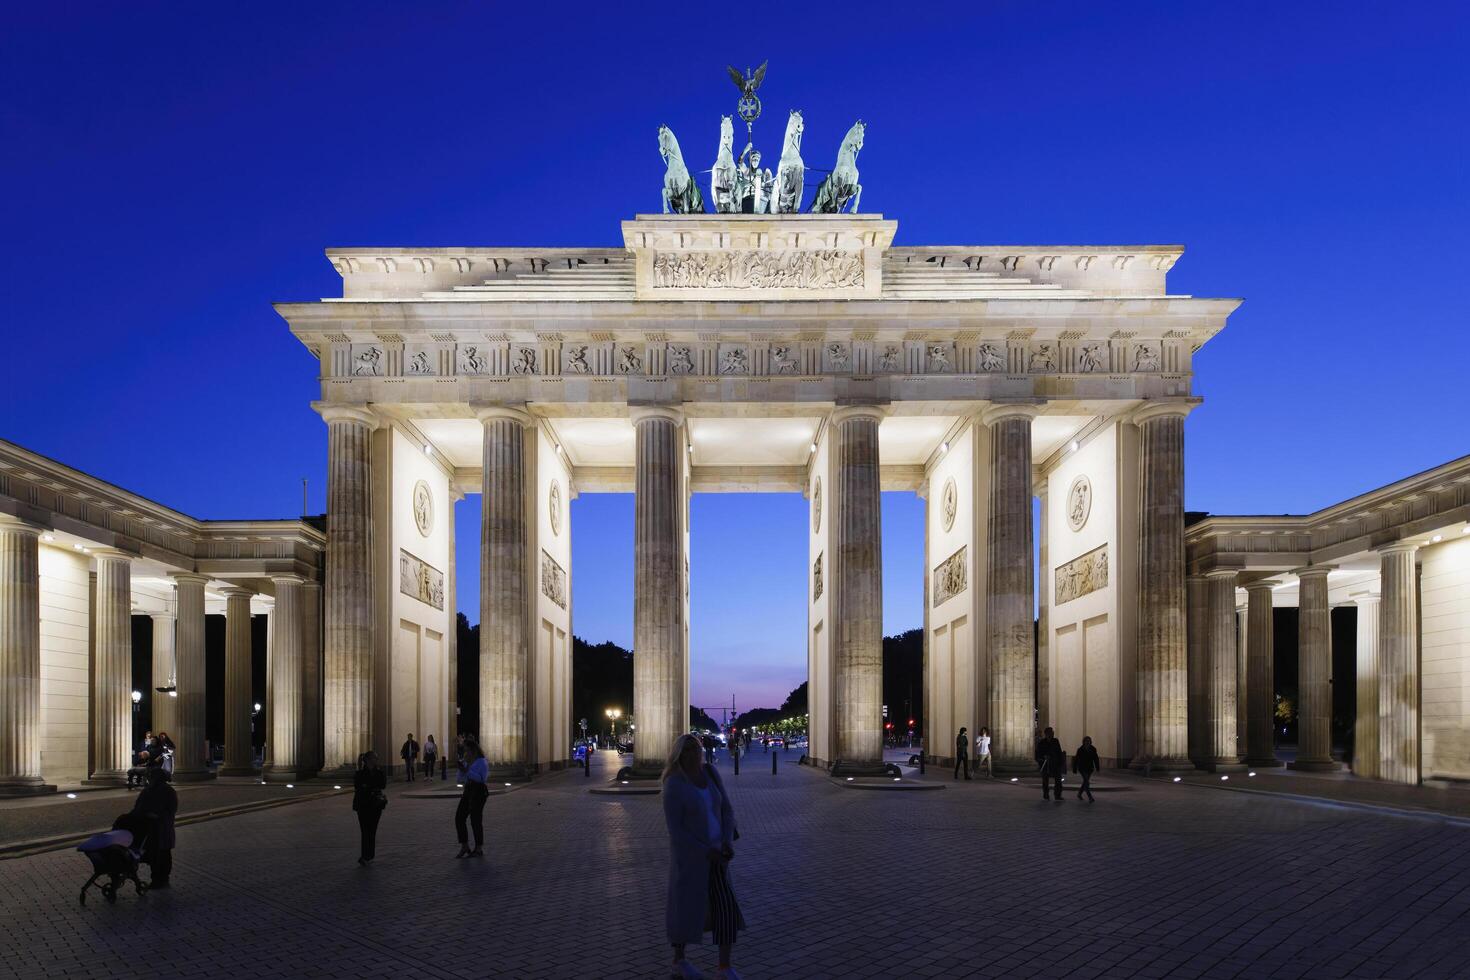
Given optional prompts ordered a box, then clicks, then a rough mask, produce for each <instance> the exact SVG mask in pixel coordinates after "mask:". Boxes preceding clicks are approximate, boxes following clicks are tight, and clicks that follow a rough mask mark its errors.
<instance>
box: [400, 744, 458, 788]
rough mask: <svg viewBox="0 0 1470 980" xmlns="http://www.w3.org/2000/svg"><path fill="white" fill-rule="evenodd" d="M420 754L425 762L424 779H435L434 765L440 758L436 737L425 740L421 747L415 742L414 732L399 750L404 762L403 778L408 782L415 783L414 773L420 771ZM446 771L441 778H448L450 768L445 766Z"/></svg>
mask: <svg viewBox="0 0 1470 980" xmlns="http://www.w3.org/2000/svg"><path fill="white" fill-rule="evenodd" d="M420 754H422V756H423V760H424V778H425V779H433V778H434V763H435V762H436V761H437V760H438V758H439V746H438V745H437V744H435V742H434V736H432V735H430V736H429V737H428V738H427V739H425V740H424V744H423V745H419V743H418V742H416V741H414V737H413V732H409V733H408V738H406V739H404V742H403V747H402V748H400V749H399V750H398V757H399V758H400V759H402V760H403V778H404V780H405V781H406V782H410V783H411V782H413V779H414V772H415V770H417V769H418V764H419V756H420ZM446 761H447V760H446ZM444 769H445V770H446V771H445V773H441V775H440V778H448V777H447V770H448V766H445V767H444Z"/></svg>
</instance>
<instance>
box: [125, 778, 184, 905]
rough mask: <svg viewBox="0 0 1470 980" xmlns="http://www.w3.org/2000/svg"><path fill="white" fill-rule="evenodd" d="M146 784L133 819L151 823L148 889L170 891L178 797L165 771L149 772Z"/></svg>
mask: <svg viewBox="0 0 1470 980" xmlns="http://www.w3.org/2000/svg"><path fill="white" fill-rule="evenodd" d="M143 782H144V785H143V792H141V793H139V794H138V799H137V801H136V802H135V803H134V804H133V815H134V816H137V817H143V818H146V820H147V822H148V828H149V829H148V838H147V841H146V842H145V843H144V845H143V860H144V861H145V862H146V863H147V865H148V867H149V868H150V869H151V870H152V877H151V878H150V879H149V882H148V887H149V888H167V887H168V876H169V874H170V873H171V872H172V871H173V868H174V817H175V816H176V815H177V814H178V812H179V794H177V793H175V792H174V788H173V787H172V786H170V785H169V784H168V773H166V772H164V771H163V770H162V769H149V770H148V773H147V775H146V776H145V777H144V780H143Z"/></svg>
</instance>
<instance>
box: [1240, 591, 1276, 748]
mask: <svg viewBox="0 0 1470 980" xmlns="http://www.w3.org/2000/svg"><path fill="white" fill-rule="evenodd" d="M1278 584H1279V583H1278V582H1275V581H1272V580H1267V579H1262V580H1258V581H1255V582H1250V583H1248V584H1247V585H1246V587H1245V593H1246V602H1247V605H1248V610H1247V613H1246V620H1247V633H1248V634H1249V636H1248V637H1247V639H1246V651H1247V656H1248V657H1249V662H1248V663H1247V664H1246V698H1247V700H1248V704H1247V711H1248V717H1247V718H1246V727H1245V761H1246V763H1247V764H1248V765H1252V766H1257V767H1260V766H1279V765H1281V762H1280V760H1278V759H1277V758H1276V737H1275V729H1276V655H1275V651H1274V649H1273V645H1274V641H1273V639H1272V634H1271V629H1272V626H1271V590H1272V589H1273V588H1275V587H1276V586H1277V585H1278Z"/></svg>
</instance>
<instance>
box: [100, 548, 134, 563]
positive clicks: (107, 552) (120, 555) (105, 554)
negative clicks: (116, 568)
mask: <svg viewBox="0 0 1470 980" xmlns="http://www.w3.org/2000/svg"><path fill="white" fill-rule="evenodd" d="M92 557H93V558H95V559H97V560H98V561H102V560H103V559H107V560H109V561H125V562H128V563H129V564H131V563H132V560H133V556H132V555H130V554H128V553H127V552H126V551H118V550H117V549H116V548H93V549H92Z"/></svg>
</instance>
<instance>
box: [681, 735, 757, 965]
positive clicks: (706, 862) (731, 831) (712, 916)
mask: <svg viewBox="0 0 1470 980" xmlns="http://www.w3.org/2000/svg"><path fill="white" fill-rule="evenodd" d="M663 805H664V824H665V826H666V827H667V828H668V831H669V886H668V901H667V906H666V909H665V913H664V920H665V925H666V927H667V928H668V934H669V943H670V944H671V945H672V946H673V947H674V965H673V975H674V976H675V977H697V976H700V975H701V974H700V973H699V971H698V970H696V969H695V968H694V966H693V965H692V964H691V963H690V962H689V961H688V960H687V959H685V958H684V948H685V947H686V946H687V945H688V944H689V943H697V942H700V941H701V940H703V938H704V933H705V932H706V931H709V932H710V933H711V934H712V938H713V939H714V941H715V943H716V944H717V945H718V946H719V948H720V968H719V971H718V972H717V973H716V974H715V976H716V977H718V978H721V980H739V976H740V975H739V974H738V973H736V972H735V970H734V968H733V967H731V965H730V951H731V947H733V946H734V945H735V937H736V934H737V933H738V932H739V931H740V930H741V929H744V928H745V919H744V918H743V917H742V916H741V914H740V903H739V902H737V901H736V900H735V891H734V889H733V888H732V887H731V885H730V872H729V865H730V861H731V860H732V859H733V858H734V857H735V846H734V841H735V810H734V807H732V806H731V805H730V796H729V794H728V793H727V792H725V786H724V783H723V782H722V781H721V780H720V774H719V772H718V771H717V770H716V769H715V768H714V766H711V765H709V764H707V763H705V762H704V760H703V752H702V751H701V747H700V744H699V737H698V736H696V735H692V734H684V735H680V736H679V737H678V738H677V739H675V740H674V747H673V750H672V751H671V752H670V753H669V759H668V762H667V763H666V764H665V765H664V771H663Z"/></svg>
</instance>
